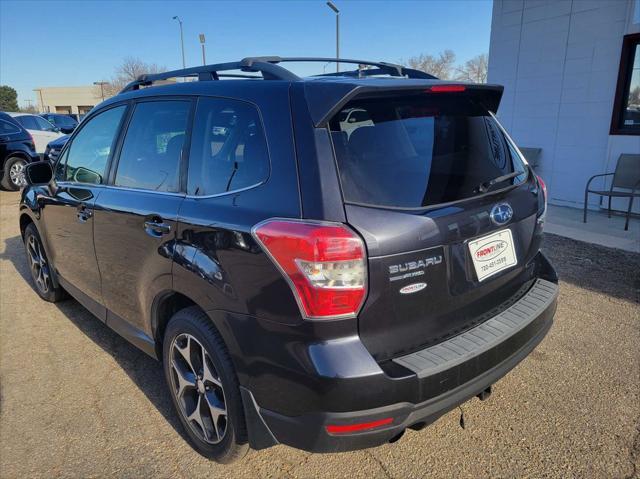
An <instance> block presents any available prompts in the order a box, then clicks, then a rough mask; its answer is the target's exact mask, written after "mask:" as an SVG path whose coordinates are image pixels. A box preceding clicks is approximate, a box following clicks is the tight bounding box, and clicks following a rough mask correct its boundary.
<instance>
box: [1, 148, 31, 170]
mask: <svg viewBox="0 0 640 479" xmlns="http://www.w3.org/2000/svg"><path fill="white" fill-rule="evenodd" d="M15 157H18V158H22V159H23V160H25V161H26V162H27V163H29V162H31V161H32V157H31V156H29V155H28V154H27V153H26V152H24V151H22V150H13V151H11V153H8V154H7V155H6V156H5V157H4V159H3V160H2V169H3V170H4V166H5V165H6V164H7V161H9V158H15Z"/></svg>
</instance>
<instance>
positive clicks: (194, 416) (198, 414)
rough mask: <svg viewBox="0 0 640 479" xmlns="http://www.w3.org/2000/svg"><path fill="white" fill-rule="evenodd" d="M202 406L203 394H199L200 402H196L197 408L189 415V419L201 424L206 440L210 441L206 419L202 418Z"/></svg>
mask: <svg viewBox="0 0 640 479" xmlns="http://www.w3.org/2000/svg"><path fill="white" fill-rule="evenodd" d="M201 407H202V396H201V395H198V402H197V403H196V408H195V409H194V410H193V412H192V413H191V414H190V415H189V416H187V420H188V421H189V422H195V423H196V424H197V425H198V426H200V429H201V430H202V434H203V435H204V438H205V441H210V434H209V431H208V429H207V427H206V426H205V424H204V420H203V418H202V410H201Z"/></svg>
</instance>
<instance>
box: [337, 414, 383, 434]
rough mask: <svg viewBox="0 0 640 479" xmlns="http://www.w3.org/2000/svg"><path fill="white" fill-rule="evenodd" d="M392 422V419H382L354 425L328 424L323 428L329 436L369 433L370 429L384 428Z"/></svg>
mask: <svg viewBox="0 0 640 479" xmlns="http://www.w3.org/2000/svg"><path fill="white" fill-rule="evenodd" d="M392 422H393V418H391V417H387V418H384V419H378V420H377V421H371V422H360V423H356V424H329V425H327V426H325V429H326V430H327V432H328V433H329V434H348V433H351V432H360V431H369V430H371V429H376V428H379V427H382V426H386V425H387V424H391V423H392Z"/></svg>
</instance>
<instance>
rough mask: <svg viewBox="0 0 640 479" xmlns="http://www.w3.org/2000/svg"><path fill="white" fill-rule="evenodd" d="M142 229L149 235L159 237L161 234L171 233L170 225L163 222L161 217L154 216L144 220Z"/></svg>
mask: <svg viewBox="0 0 640 479" xmlns="http://www.w3.org/2000/svg"><path fill="white" fill-rule="evenodd" d="M144 230H145V231H146V232H147V234H148V235H149V236H153V237H155V238H159V237H160V236H162V235H166V234H169V233H171V225H168V224H167V223H164V222H163V221H162V218H154V219H152V220H147V221H145V222H144Z"/></svg>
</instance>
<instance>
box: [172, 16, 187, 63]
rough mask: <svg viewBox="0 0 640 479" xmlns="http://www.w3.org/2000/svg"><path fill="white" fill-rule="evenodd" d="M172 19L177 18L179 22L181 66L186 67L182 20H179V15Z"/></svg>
mask: <svg viewBox="0 0 640 479" xmlns="http://www.w3.org/2000/svg"><path fill="white" fill-rule="evenodd" d="M173 19H174V20H178V23H179V24H180V48H182V68H183V69H184V68H187V65H186V63H185V62H184V34H183V32H182V20H180V17H179V16H178V15H176V16H175V17H173Z"/></svg>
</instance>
